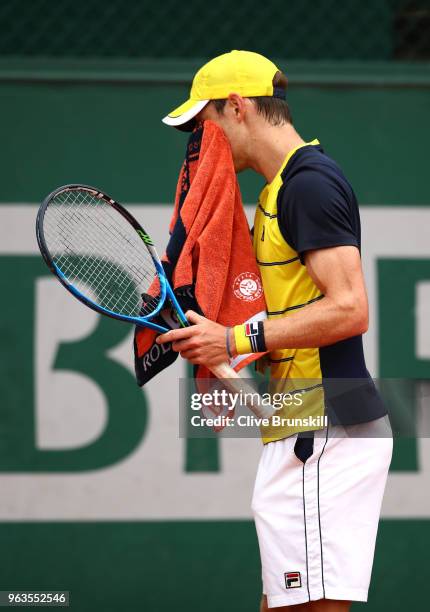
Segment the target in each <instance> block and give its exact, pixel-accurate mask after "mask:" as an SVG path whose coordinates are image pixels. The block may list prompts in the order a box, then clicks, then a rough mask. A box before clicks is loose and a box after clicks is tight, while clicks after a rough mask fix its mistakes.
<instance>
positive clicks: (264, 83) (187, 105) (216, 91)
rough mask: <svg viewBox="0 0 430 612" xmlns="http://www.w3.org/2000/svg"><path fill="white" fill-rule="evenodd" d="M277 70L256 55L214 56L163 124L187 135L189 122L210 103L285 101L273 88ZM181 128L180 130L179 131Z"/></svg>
mask: <svg viewBox="0 0 430 612" xmlns="http://www.w3.org/2000/svg"><path fill="white" fill-rule="evenodd" d="M278 70H279V68H278V67H277V66H276V65H275V64H274V63H273V62H271V61H270V60H268V59H267V58H266V57H264V56H263V55H260V54H259V53H253V52H252V51H230V53H224V54H223V55H218V57H215V58H214V59H213V60H211V61H210V62H208V63H207V64H205V65H204V66H202V67H201V68H200V70H198V72H196V74H195V76H194V79H193V83H192V86H191V91H190V97H189V99H188V100H187V101H186V102H184V103H183V104H181V105H180V106H178V108H175V110H173V111H172V112H170V113H169V114H168V115H166V117H164V119H163V122H164V123H166V124H167V125H172V126H174V127H178V128H179V129H186V130H187V131H191V130H192V128H193V125H192V123H190V124H189V126H188V127H187V126H184V124H187V123H188V122H190V121H191V120H192V119H193V118H194V117H195V116H196V115H197V113H199V112H200V111H201V110H202V109H203V108H204V107H205V106H206V104H207V103H208V102H209V101H210V100H219V99H224V98H228V96H229V95H230V94H231V93H237V94H239V95H241V96H243V97H248V98H249V97H254V96H274V97H278V98H283V99H285V91H284V90H283V89H278V88H276V87H275V88H274V87H273V77H274V76H275V74H276V72H278ZM181 126H183V127H181Z"/></svg>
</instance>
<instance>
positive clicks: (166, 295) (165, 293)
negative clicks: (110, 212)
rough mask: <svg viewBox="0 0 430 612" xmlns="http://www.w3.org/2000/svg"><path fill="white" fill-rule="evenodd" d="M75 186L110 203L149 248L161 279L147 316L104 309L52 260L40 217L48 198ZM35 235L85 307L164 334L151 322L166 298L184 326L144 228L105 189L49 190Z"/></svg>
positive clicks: (50, 265) (53, 269) (162, 328)
mask: <svg viewBox="0 0 430 612" xmlns="http://www.w3.org/2000/svg"><path fill="white" fill-rule="evenodd" d="M77 189H79V190H83V191H89V192H90V193H91V195H93V196H94V197H97V198H98V199H102V200H103V201H104V202H105V203H107V204H109V206H111V207H112V208H114V209H115V210H116V211H117V212H118V213H119V214H121V215H122V216H123V217H124V219H126V220H127V221H128V222H129V223H130V225H131V226H132V227H133V229H134V230H135V232H136V234H137V235H138V236H139V238H140V239H141V240H142V243H143V245H144V246H145V248H146V249H147V250H148V251H149V254H150V255H151V258H152V261H153V262H154V267H155V270H156V272H157V276H158V279H159V282H160V298H159V301H158V304H157V306H156V308H155V309H154V310H153V311H152V312H151V313H150V314H149V315H146V316H144V317H132V316H129V315H125V314H121V313H118V312H114V311H112V310H109V309H107V308H104V307H103V306H100V304H97V302H95V301H94V300H92V299H91V298H89V297H88V296H86V295H84V294H83V293H82V292H81V291H79V289H78V288H77V287H75V286H74V285H73V284H72V283H70V282H69V281H68V279H67V277H66V276H65V275H64V274H63V272H62V271H61V269H60V268H59V267H58V266H57V265H56V263H55V262H54V260H53V257H52V255H51V253H50V252H49V249H48V246H47V244H46V240H45V235H44V231H43V219H44V216H45V212H46V210H47V208H48V206H49V204H50V203H51V201H52V200H53V199H54V198H55V197H57V196H58V195H59V194H61V193H63V192H67V191H74V190H77ZM36 237H37V243H38V245H39V249H40V252H41V254H42V257H43V259H44V260H45V262H46V264H47V265H48V268H49V269H50V270H51V272H52V273H53V274H54V275H55V276H56V277H57V278H58V280H59V281H60V283H61V284H62V285H63V287H65V288H66V289H67V290H68V291H69V292H70V293H71V294H72V295H74V296H75V298H77V299H78V300H79V301H80V302H82V303H83V304H85V306H88V308H91V309H92V310H95V311H96V312H98V313H100V314H103V315H106V316H108V317H111V318H112V319H117V320H118V321H125V322H126V323H133V324H134V325H138V326H140V327H148V328H149V329H153V330H154V331H157V332H160V333H164V332H167V331H169V328H168V327H165V326H163V325H160V324H158V323H154V322H153V321H151V319H152V318H154V317H156V316H157V315H158V314H159V313H160V311H161V310H162V308H163V306H164V304H165V301H166V299H168V300H169V301H170V303H171V305H172V307H173V309H174V310H175V312H176V315H177V317H178V321H179V323H180V325H181V326H182V327H187V326H188V325H189V323H188V321H187V318H186V316H185V313H184V311H183V310H182V308H181V306H180V305H179V302H178V300H177V298H176V296H175V294H174V293H173V289H172V287H171V286H170V284H169V282H168V280H167V278H166V274H165V272H164V268H163V266H162V264H161V261H160V258H159V257H158V253H157V251H156V249H155V247H154V245H153V243H152V240H151V239H150V238H149V235H148V234H147V233H146V232H145V230H144V229H143V228H142V226H141V225H140V223H138V221H137V220H136V219H135V218H134V217H133V216H132V215H131V214H130V213H129V212H128V210H126V209H125V208H124V207H123V206H121V204H119V203H118V202H116V200H114V199H112V198H111V197H109V196H108V195H106V194H105V193H104V192H102V191H100V190H99V189H96V188H95V187H90V186H88V185H79V184H71V185H63V186H62V187H58V189H55V190H54V191H53V192H52V193H50V194H49V195H48V196H47V197H46V198H45V199H44V200H43V202H42V204H41V206H40V208H39V211H38V213H37V218H36Z"/></svg>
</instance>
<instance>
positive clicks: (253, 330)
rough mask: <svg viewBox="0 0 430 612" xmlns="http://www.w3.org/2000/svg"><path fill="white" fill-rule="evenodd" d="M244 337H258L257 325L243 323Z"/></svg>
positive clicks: (255, 323)
mask: <svg viewBox="0 0 430 612" xmlns="http://www.w3.org/2000/svg"><path fill="white" fill-rule="evenodd" d="M245 336H248V338H249V337H250V336H258V323H257V322H254V323H245Z"/></svg>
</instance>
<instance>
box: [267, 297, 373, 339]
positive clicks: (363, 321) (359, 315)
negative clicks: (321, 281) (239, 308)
mask: <svg viewBox="0 0 430 612" xmlns="http://www.w3.org/2000/svg"><path fill="white" fill-rule="evenodd" d="M367 321H368V314H367V304H365V303H361V304H360V303H358V304H357V303H356V302H355V301H354V300H353V299H352V298H351V299H343V300H333V299H332V298H329V297H324V298H323V299H322V300H320V301H318V302H315V303H313V304H310V305H309V306H306V307H305V308H303V309H300V310H299V311H297V312H294V313H292V314H289V315H288V316H285V317H282V318H280V319H271V320H267V321H265V323H264V337H265V341H266V347H267V349H268V350H269V351H272V350H275V349H282V348H311V347H319V346H326V345H328V344H334V343H335V342H339V341H340V340H344V339H345V338H350V337H352V336H356V335H358V334H361V333H364V332H365V331H366V330H367Z"/></svg>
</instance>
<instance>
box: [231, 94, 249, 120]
mask: <svg viewBox="0 0 430 612" xmlns="http://www.w3.org/2000/svg"><path fill="white" fill-rule="evenodd" d="M228 102H229V105H230V108H231V111H232V114H233V117H234V118H235V119H236V120H237V121H239V122H240V121H243V119H244V117H245V114H246V105H245V99H244V98H242V96H240V95H239V94H237V93H231V94H229V96H228Z"/></svg>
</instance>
